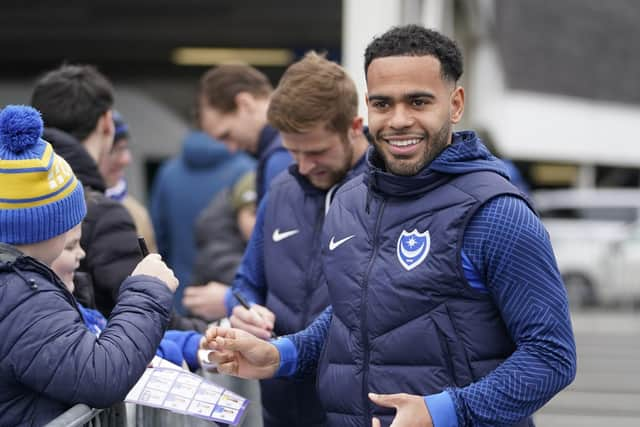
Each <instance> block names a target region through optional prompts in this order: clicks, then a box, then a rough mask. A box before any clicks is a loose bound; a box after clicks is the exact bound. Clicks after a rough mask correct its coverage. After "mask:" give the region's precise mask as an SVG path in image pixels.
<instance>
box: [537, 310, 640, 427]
mask: <svg viewBox="0 0 640 427" xmlns="http://www.w3.org/2000/svg"><path fill="white" fill-rule="evenodd" d="M572 317H573V325H574V331H575V334H576V344H577V349H578V374H577V377H576V380H575V381H574V383H573V384H572V385H571V386H569V387H568V388H567V389H566V390H565V391H563V392H562V393H560V394H559V395H558V396H556V397H555V398H554V399H553V400H552V401H551V402H549V403H548V404H547V405H546V406H545V407H544V408H542V409H541V410H540V411H539V412H538V415H537V416H536V425H537V426H538V427H578V426H580V427H591V426H599V427H600V426H604V427H639V426H640V311H638V310H636V311H632V310H624V311H604V310H601V311H588V312H576V313H574V314H573V316H572Z"/></svg>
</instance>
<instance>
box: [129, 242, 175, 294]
mask: <svg viewBox="0 0 640 427" xmlns="http://www.w3.org/2000/svg"><path fill="white" fill-rule="evenodd" d="M138 245H139V246H140V252H141V253H142V255H143V259H142V261H140V262H139V263H138V265H137V266H136V268H135V269H134V270H133V273H131V275H132V276H137V275H140V274H144V275H147V276H152V277H155V278H157V279H160V280H162V281H163V282H164V283H165V284H166V285H167V287H168V288H169V289H170V290H171V292H175V291H176V288H177V287H178V279H176V276H175V275H174V274H173V271H172V270H171V269H170V268H169V267H167V265H166V264H165V263H164V262H163V261H162V257H160V255H159V254H151V255H149V250H148V249H147V244H146V243H145V241H144V238H143V237H138Z"/></svg>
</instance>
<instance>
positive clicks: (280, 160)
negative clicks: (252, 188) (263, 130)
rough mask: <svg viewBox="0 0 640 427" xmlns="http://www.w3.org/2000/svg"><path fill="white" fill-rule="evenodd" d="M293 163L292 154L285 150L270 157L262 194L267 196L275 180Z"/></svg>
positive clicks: (277, 151) (265, 171) (265, 170)
mask: <svg viewBox="0 0 640 427" xmlns="http://www.w3.org/2000/svg"><path fill="white" fill-rule="evenodd" d="M292 162H293V159H292V157H291V154H289V152H288V151H287V150H285V149H284V148H283V149H281V150H280V149H279V150H276V151H274V152H273V154H271V156H269V158H268V159H267V161H266V163H265V166H264V180H263V181H262V182H263V185H264V188H263V189H262V194H267V192H268V191H269V186H270V185H271V181H273V178H275V177H276V176H278V174H279V173H280V172H282V171H283V170H285V169H287V168H288V167H289V165H290V164H291V163H292Z"/></svg>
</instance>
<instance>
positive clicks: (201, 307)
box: [182, 282, 229, 320]
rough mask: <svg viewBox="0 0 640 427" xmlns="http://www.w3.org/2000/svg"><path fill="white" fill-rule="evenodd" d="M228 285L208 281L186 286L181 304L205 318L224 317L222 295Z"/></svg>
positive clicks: (225, 311)
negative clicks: (199, 284)
mask: <svg viewBox="0 0 640 427" xmlns="http://www.w3.org/2000/svg"><path fill="white" fill-rule="evenodd" d="M227 289H229V287H228V286H227V285H225V284H224V283H220V282H209V283H207V284H206V285H204V286H187V287H186V288H185V289H184V297H183V298H182V305H184V306H185V307H186V308H187V309H188V310H189V311H190V312H191V313H193V314H195V315H196V316H198V317H202V318H203V319H206V320H215V319H220V318H222V317H225V316H226V315H227V310H226V308H225V306H224V295H225V293H226V292H227Z"/></svg>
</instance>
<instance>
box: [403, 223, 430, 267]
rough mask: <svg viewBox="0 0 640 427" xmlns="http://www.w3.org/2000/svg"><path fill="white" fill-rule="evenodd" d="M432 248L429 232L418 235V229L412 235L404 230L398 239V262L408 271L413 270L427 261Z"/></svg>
mask: <svg viewBox="0 0 640 427" xmlns="http://www.w3.org/2000/svg"><path fill="white" fill-rule="evenodd" d="M430 246H431V238H430V237H429V231H428V230H427V231H425V232H424V233H418V230H417V229H414V230H413V231H412V232H410V233H407V231H406V230H402V234H400V237H399V238H398V251H397V253H398V261H400V264H402V266H403V267H404V268H405V269H406V270H407V271H410V270H413V269H414V268H416V267H417V266H419V265H420V264H422V262H423V261H424V260H425V258H426V257H427V254H428V253H429V247H430Z"/></svg>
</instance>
